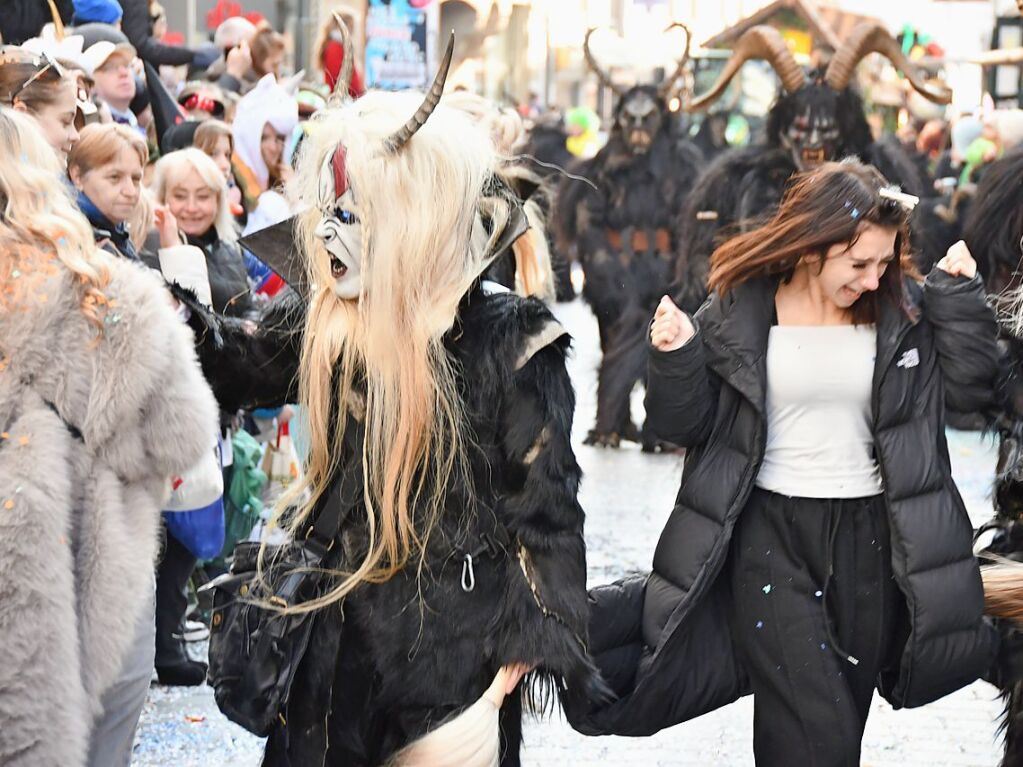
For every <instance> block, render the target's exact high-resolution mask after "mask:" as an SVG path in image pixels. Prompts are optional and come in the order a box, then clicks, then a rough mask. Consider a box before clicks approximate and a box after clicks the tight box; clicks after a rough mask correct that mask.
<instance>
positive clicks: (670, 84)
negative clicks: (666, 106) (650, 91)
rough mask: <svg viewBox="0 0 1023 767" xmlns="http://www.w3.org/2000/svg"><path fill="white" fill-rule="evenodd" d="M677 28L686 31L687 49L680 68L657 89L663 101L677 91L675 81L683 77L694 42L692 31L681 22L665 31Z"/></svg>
mask: <svg viewBox="0 0 1023 767" xmlns="http://www.w3.org/2000/svg"><path fill="white" fill-rule="evenodd" d="M675 28H679V29H684V30H685V31H686V49H685V50H684V51H683V52H682V58H681V59H679V61H678V66H677V67H675V71H674V72H672V73H671V77H666V78H664V82H662V83H661V85H660V87H659V88H658V89H657V95H658V96H660V97H661V98H662V99H663V98H667V97H668V95H669V94H671V92H672V91H674V90H675V88H674V85H675V81H676V80H677V79H678V78H680V77H681V76H682V71H683V70H684V69H685V66H686V62H687V61H689V48H690V45H691V44H692V42H693V33H692V32H691V31H690V29H689V27H687V26H686V25H685V24H683V23H682V22H681V21H676V22H674V23H672V24H669V25H668V28H667V29H665V30H664V31H665V32H670V31H671V30H673V29H675Z"/></svg>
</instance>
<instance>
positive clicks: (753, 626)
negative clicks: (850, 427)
mask: <svg viewBox="0 0 1023 767" xmlns="http://www.w3.org/2000/svg"><path fill="white" fill-rule="evenodd" d="M729 563H730V565H729V566H730V570H731V573H730V574H731V586H732V605H733V607H732V614H731V622H732V626H731V628H732V635H733V637H734V640H735V642H736V645H737V648H738V650H739V653H740V655H741V657H742V658H743V661H744V663H745V665H746V668H747V670H748V672H749V675H750V681H751V683H752V687H753V696H754V703H753V710H754V721H753V751H754V755H755V757H756V763H757V765H758V767H775V766H777V767H782V766H784V767H791V765H797V764H798V765H800V767H857V766H858V765H859V763H860V762H859V756H860V741H861V740H862V738H863V728H864V726H865V725H866V723H867V715H868V713H869V711H870V700H871V698H872V697H873V693H874V687H875V684H876V680H877V676H878V673H879V672H880V671H881V669H882V668H885V667H886V666H887V665H888V664H889V663H890V662H891V661H892V658H891V657H890V656H891V654H892V653H891V651H892V639H893V636H894V635H895V633H896V631H895V622H896V620H898V618H899V615H900V611H901V610H902V609H904V608H903V602H902V597H901V595H900V593H899V590H898V587H897V585H896V584H895V581H894V580H893V579H892V565H891V543H890V536H889V530H888V518H887V512H886V509H885V505H884V501H883V499H882V497H881V496H876V497H873V498H859V499H854V500H848V499H842V500H820V499H813V498H789V497H787V496H782V495H777V494H774V493H769V492H767V491H765V490H760V489H757V490H754V492H753V494H752V496H751V497H750V500H749V502H748V503H747V505H746V508H745V509H743V512H742V514H741V515H740V517H739V521H738V523H737V525H736V530H735V533H734V535H733V538H732V548H731V552H730V560H729Z"/></svg>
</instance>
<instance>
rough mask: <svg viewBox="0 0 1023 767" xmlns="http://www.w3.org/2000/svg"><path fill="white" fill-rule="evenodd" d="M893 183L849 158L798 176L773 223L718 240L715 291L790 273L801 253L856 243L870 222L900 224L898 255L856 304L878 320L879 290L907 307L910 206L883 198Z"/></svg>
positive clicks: (911, 271)
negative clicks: (883, 191)
mask: <svg viewBox="0 0 1023 767" xmlns="http://www.w3.org/2000/svg"><path fill="white" fill-rule="evenodd" d="M887 186H888V182H887V181H886V180H885V177H884V176H882V175H881V173H880V172H879V171H878V170H877V169H876V168H874V167H872V166H870V165H864V164H863V163H861V162H859V161H858V160H855V159H852V158H848V159H845V160H842V161H841V162H826V163H824V164H822V165H820V166H818V167H817V168H814V169H813V170H809V171H806V172H804V173H799V174H797V175H796V176H794V177H793V179H792V181H791V182H790V185H789V187H788V189H787V190H786V191H785V195H784V197H783V198H782V202H781V206H780V207H779V208H778V211H777V212H776V213H775V214H774V215H773V216H772V217H771V219H770V220H769V221H767V223H765V224H763V225H762V226H759V227H756V228H755V229H752V230H750V231H748V232H744V233H743V234H740V235H737V236H736V237H733V238H732V239H730V240H728V241H727V242H725V243H723V244H722V245H720V246H719V247H718V248H717V249H716V250H715V251H714V253H713V254H712V255H711V257H710V277H709V278H708V280H707V286H708V289H709V290H712V291H717V292H718V293H719V294H721V295H723V294H725V293H727V292H728V291H730V290H731V289H732V288H734V287H736V286H737V285H741V284H742V283H744V282H746V281H747V280H750V279H753V278H756V277H764V276H779V277H780V278H781V279H782V280H783V281H788V280H790V279H792V275H793V274H794V272H795V269H796V265H797V264H798V263H799V261H800V259H802V258H806V257H819V258H820V259H821V261H820V264H821V268H823V266H824V261H823V259H824V258H825V256H826V255H827V252H828V250H829V249H830V248H831V247H832V246H833V245H839V244H846V245H847V247H852V246H853V244H854V243H855V242H856V240H857V238H858V237H859V234H860V232H861V231H862V229H863V226H864V225H865V224H874V225H876V226H879V227H882V228H885V229H895V230H896V231H897V234H896V236H895V259H894V260H893V261H892V263H891V265H890V266H889V267H888V268H887V269H886V270H885V273H884V275H883V276H882V277H881V280H880V283H881V284H880V286H879V287H878V289H877V290H876V291H872V292H869V293H865V294H864V295H863V296H862V297H861V298H860V299H859V300H858V301H857V302H856V303H855V304H853V306H852V309H851V311H852V320H853V322H854V323H856V324H861V323H866V322H873V321H874V319H875V317H876V316H877V305H878V304H877V302H878V300H879V297H884V298H887V299H889V300H891V301H893V302H894V303H895V305H896V306H899V307H904V305H905V301H904V296H903V287H902V279H903V276H904V275H909V276H911V277H914V278H918V277H919V274H918V273H917V271H916V268H915V267H914V266H913V260H912V257H911V255H910V252H909V229H908V224H909V213H908V211H907V210H906V209H905V208H904V207H903V206H902V205H900V204H899V203H897V202H895V201H894V200H891V199H888V198H885V197H882V196H881V194H880V191H881V189H883V188H885V187H887Z"/></svg>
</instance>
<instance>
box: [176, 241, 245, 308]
mask: <svg viewBox="0 0 1023 767" xmlns="http://www.w3.org/2000/svg"><path fill="white" fill-rule="evenodd" d="M188 244H189V245H194V246H195V247H197V248H199V249H201V250H202V252H203V253H204V254H205V255H206V270H207V272H208V273H209V277H210V292H211V293H212V295H213V310H214V311H215V312H217V313H218V314H226V315H228V316H229V317H241V316H244V315H247V314H250V313H251V312H252V311H253V306H252V290H251V286H250V285H249V273H248V269H247V268H246V266H245V259H244V257H243V256H242V251H241V248H240V247H239V246H238V244H237V243H234V242H228V241H226V240H222V239H220V236H219V235H218V234H217V230H216V229H215V228H211V229H210V230H209V231H208V232H207V233H206V234H204V235H203V236H202V237H192V236H191V235H189V236H188Z"/></svg>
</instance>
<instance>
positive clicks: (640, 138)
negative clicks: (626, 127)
mask: <svg viewBox="0 0 1023 767" xmlns="http://www.w3.org/2000/svg"><path fill="white" fill-rule="evenodd" d="M629 143H630V144H632V145H633V146H635V147H641V148H644V149H645V148H646V147H648V146H650V134H649V133H647V132H646V131H645V130H634V131H632V132H631V133H629Z"/></svg>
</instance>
